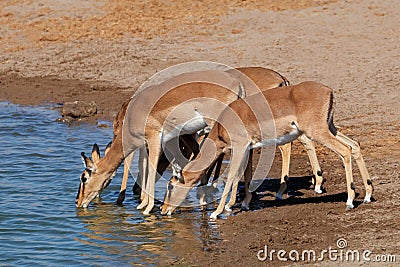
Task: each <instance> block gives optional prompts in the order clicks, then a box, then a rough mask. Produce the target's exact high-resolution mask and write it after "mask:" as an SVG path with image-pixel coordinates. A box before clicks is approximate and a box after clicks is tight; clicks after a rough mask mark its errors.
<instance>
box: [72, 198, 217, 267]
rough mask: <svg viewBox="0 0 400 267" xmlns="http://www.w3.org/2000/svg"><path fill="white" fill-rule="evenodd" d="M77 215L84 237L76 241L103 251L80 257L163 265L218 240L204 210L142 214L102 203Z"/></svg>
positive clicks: (214, 243)
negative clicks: (166, 215) (172, 215)
mask: <svg viewBox="0 0 400 267" xmlns="http://www.w3.org/2000/svg"><path fill="white" fill-rule="evenodd" d="M77 216H78V217H79V219H80V220H81V221H82V222H83V223H84V225H85V229H84V231H82V232H81V234H82V235H83V236H85V238H81V239H78V241H79V242H82V243H84V244H88V245H91V246H95V247H97V248H99V250H101V251H103V252H104V254H103V255H99V253H97V254H94V255H84V256H85V257H96V258H99V257H100V258H104V260H106V261H109V260H110V259H115V258H119V259H120V260H123V261H124V262H129V263H130V264H133V265H141V264H143V265H158V264H160V263H164V264H167V263H172V262H173V261H175V260H177V259H178V258H179V256H182V254H183V252H184V253H190V254H191V252H193V253H196V252H198V251H199V250H205V251H207V250H208V249H209V248H210V247H214V246H215V245H216V244H217V243H218V242H220V239H219V237H218V236H219V234H218V228H217V225H216V223H215V222H211V221H209V220H208V218H209V214H208V213H207V212H201V211H196V212H182V213H180V214H177V215H176V216H174V217H162V216H161V215H151V216H146V217H144V216H143V215H142V214H141V213H140V212H139V211H137V210H135V209H134V208H132V209H130V208H129V209H128V208H125V207H119V206H116V205H113V204H103V205H95V207H94V208H93V209H87V210H79V211H78V212H77ZM134 255H135V256H134Z"/></svg>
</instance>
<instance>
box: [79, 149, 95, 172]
mask: <svg viewBox="0 0 400 267" xmlns="http://www.w3.org/2000/svg"><path fill="white" fill-rule="evenodd" d="M81 157H82V161H83V164H84V165H85V168H86V169H89V170H91V171H95V170H96V165H95V164H94V163H93V161H91V160H90V159H89V158H88V157H86V155H85V152H82V153H81Z"/></svg>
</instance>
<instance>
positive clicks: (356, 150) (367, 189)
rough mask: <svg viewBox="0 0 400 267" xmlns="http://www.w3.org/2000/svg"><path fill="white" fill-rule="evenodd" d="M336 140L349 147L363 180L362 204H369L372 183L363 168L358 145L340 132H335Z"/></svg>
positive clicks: (364, 167) (365, 169) (363, 164)
mask: <svg viewBox="0 0 400 267" xmlns="http://www.w3.org/2000/svg"><path fill="white" fill-rule="evenodd" d="M337 138H338V139H339V140H341V141H342V142H343V143H345V144H347V145H349V146H350V147H351V154H352V156H353V158H354V159H355V160H356V163H357V166H358V168H359V169H360V173H361V177H362V179H363V183H364V187H365V197H364V203H369V202H371V197H372V192H373V190H374V188H373V186H372V181H371V178H370V176H369V174H368V170H367V168H366V166H365V162H364V159H363V157H362V155H361V148H360V145H359V144H358V143H357V142H356V141H354V140H352V139H350V138H349V137H347V136H345V135H344V134H342V133H340V132H337Z"/></svg>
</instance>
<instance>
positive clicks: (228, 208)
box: [225, 204, 232, 212]
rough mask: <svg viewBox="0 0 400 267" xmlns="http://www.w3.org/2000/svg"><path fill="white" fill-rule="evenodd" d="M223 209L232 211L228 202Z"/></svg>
mask: <svg viewBox="0 0 400 267" xmlns="http://www.w3.org/2000/svg"><path fill="white" fill-rule="evenodd" d="M225 210H226V211H228V212H231V211H232V209H231V206H229V205H228V204H226V205H225Z"/></svg>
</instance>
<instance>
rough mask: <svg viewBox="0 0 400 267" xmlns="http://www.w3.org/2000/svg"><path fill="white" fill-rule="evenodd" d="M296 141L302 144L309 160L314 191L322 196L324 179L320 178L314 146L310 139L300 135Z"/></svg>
mask: <svg viewBox="0 0 400 267" xmlns="http://www.w3.org/2000/svg"><path fill="white" fill-rule="evenodd" d="M298 140H299V141H300V142H301V143H302V144H303V146H304V147H305V149H306V151H307V155H308V158H309V159H310V163H311V168H312V170H313V174H314V177H315V184H314V191H315V192H317V193H318V194H322V183H323V182H324V179H323V178H322V170H321V167H320V166H319V163H318V158H317V153H316V151H315V146H314V144H313V142H312V140H311V139H310V138H308V137H307V136H306V135H304V134H302V135H300V136H299V138H298Z"/></svg>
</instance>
